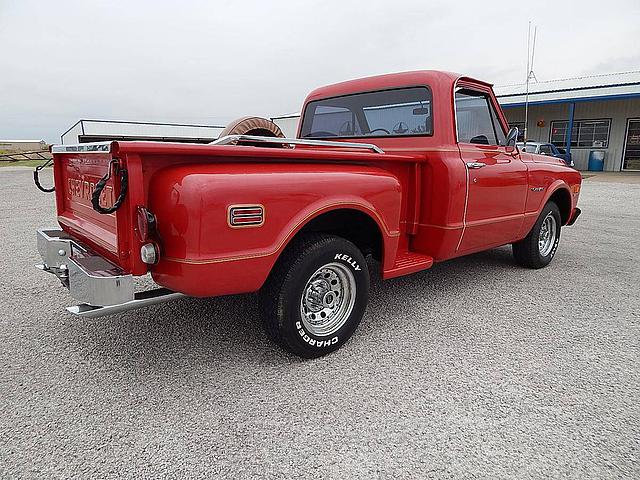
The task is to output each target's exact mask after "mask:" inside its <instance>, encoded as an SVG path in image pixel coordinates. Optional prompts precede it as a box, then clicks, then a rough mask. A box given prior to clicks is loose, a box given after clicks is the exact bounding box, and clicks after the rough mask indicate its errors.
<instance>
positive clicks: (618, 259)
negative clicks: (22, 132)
mask: <svg viewBox="0 0 640 480" xmlns="http://www.w3.org/2000/svg"><path fill="white" fill-rule="evenodd" d="M580 206H581V207H582V209H583V216H582V217H581V218H580V220H579V221H578V223H577V224H576V225H575V226H574V227H572V228H566V229H564V230H563V237H562V240H561V243H560V248H559V250H558V253H557V256H556V258H555V260H554V262H553V263H552V265H551V266H549V267H548V268H546V269H543V270H538V271H531V270H525V269H522V268H519V267H517V266H515V265H514V263H513V261H512V258H511V253H510V249H509V248H499V249H495V250H492V251H489V252H486V253H482V254H478V255H473V256H470V257H467V258H462V259H458V260H455V261H451V262H448V263H445V264H440V265H437V266H435V267H434V268H433V269H432V270H429V271H426V272H422V273H418V274H415V275H412V276H409V277H405V278H400V279H396V280H391V281H388V282H374V284H373V287H372V293H371V303H370V306H369V309H368V311H367V314H366V316H365V318H364V320H363V323H362V325H361V327H360V329H359V330H358V332H356V335H355V336H354V338H353V339H352V340H351V341H350V342H349V343H348V344H347V345H346V346H345V347H344V348H343V349H342V350H340V351H338V352H336V353H335V354H332V355H330V356H328V357H325V358H322V359H318V360H312V361H303V360H300V359H298V358H295V357H292V356H290V355H288V354H285V353H283V352H281V351H280V350H279V349H278V348H276V347H274V346H273V345H272V344H271V343H269V342H268V341H267V340H266V339H265V337H264V336H263V334H262V332H261V330H260V326H259V323H258V319H257V310H256V302H255V300H256V299H255V296H253V295H243V296H234V297H223V298H214V299H189V298H188V299H183V300H180V301H176V302H174V303H169V304H164V305H158V306H155V307H150V308H147V309H143V310H138V311H132V312H128V313H124V314H120V315H116V316H113V317H108V318H103V319H78V318H74V317H72V316H70V315H67V314H66V313H65V311H64V307H65V306H68V305H71V304H72V302H73V300H72V299H71V298H70V297H69V296H68V295H67V293H66V291H65V290H64V289H63V288H62V287H61V286H60V285H59V284H57V281H56V280H55V278H53V277H51V276H48V275H45V274H43V273H41V272H39V271H37V270H36V269H35V268H33V264H34V263H36V262H37V261H38V255H37V252H36V248H35V234H34V231H35V229H36V228H38V227H43V226H50V225H54V224H55V220H54V207H53V196H52V195H46V194H43V193H40V192H38V191H37V190H36V189H35V188H34V187H33V185H32V181H31V171H30V170H26V169H10V168H4V169H0V222H1V225H2V228H1V230H0V235H1V236H0V239H1V242H0V245H1V251H2V253H1V254H0V259H1V265H2V274H1V275H0V291H1V292H2V293H1V295H2V297H1V299H2V307H3V311H4V313H3V314H2V315H1V318H0V477H3V478H36V477H38V478H64V477H75V478H122V477H124V478H133V477H136V478H163V477H164V478H176V477H188V478H196V477H201V478H205V477H206V478H214V477H219V478H333V479H348V478H363V479H371V478H388V479H396V478H412V479H413V478H547V477H559V478H580V479H583V478H622V477H625V478H634V477H635V478H639V477H640V464H639V461H640V460H639V457H638V455H639V447H640V406H639V403H640V368H639V365H638V360H639V359H640V348H639V347H640V340H639V339H640V328H639V323H640V313H639V311H640V240H639V239H640V185H622V184H618V183H599V182H597V181H592V180H591V179H588V180H586V182H585V185H584V188H583V193H582V198H581V205H580Z"/></svg>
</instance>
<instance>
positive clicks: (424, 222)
mask: <svg viewBox="0 0 640 480" xmlns="http://www.w3.org/2000/svg"><path fill="white" fill-rule="evenodd" d="M302 111H303V113H302V116H301V121H300V124H299V126H298V134H297V138H295V139H292V138H283V135H282V133H281V131H280V129H279V128H278V127H277V126H276V125H274V124H273V123H271V122H269V121H267V120H264V119H259V118H256V117H249V118H245V119H241V120H240V121H237V122H234V123H232V124H231V125H229V126H228V127H227V129H226V131H225V132H223V135H221V138H219V139H218V140H216V141H214V142H213V143H211V144H206V145H197V144H179V143H161V142H140V141H131V142H129V141H124V142H120V141H117V142H116V141H114V142H102V143H87V144H79V145H58V146H54V147H52V152H53V164H54V182H55V194H56V203H57V214H58V221H59V224H60V228H54V229H43V230H39V231H38V248H39V251H40V253H41V255H42V258H43V264H42V265H39V267H40V268H41V269H43V270H45V271H47V272H50V273H53V274H55V275H56V276H57V277H58V278H59V279H60V280H61V281H62V283H63V284H64V285H65V286H66V287H67V288H69V290H70V293H71V295H72V296H73V297H74V298H76V299H77V300H78V301H79V302H82V303H81V304H80V305H77V306H74V307H70V308H69V311H71V312H72V313H75V314H78V315H83V316H88V317H97V316H101V315H107V314H111V313H115V312H121V311H124V310H129V309H132V308H137V307H141V306H145V305H149V304H153V303H159V302H162V301H166V300H170V299H173V298H176V297H178V296H181V295H183V294H184V295H190V296H197V297H208V296H215V295H227V294H235V293H242V292H259V303H260V309H261V315H262V318H263V322H264V325H265V327H266V332H267V333H268V335H269V336H270V337H271V338H272V339H273V340H275V341H276V342H277V343H278V344H280V345H281V346H282V347H284V348H286V349H287V350H289V351H291V352H293V353H295V354H297V355H300V356H303V357H317V356H320V355H323V354H326V353H328V352H331V351H333V350H335V349H337V348H339V347H340V346H341V345H342V344H344V343H345V342H346V341H347V340H348V339H349V337H350V336H351V335H352V334H353V332H354V330H355V329H356V327H357V326H358V324H359V322H360V319H361V318H362V316H363V314H364V312H365V308H366V305H367V297H368V293H369V292H368V290H369V270H368V264H367V262H366V261H365V257H367V256H368V255H371V256H373V258H375V259H376V260H378V261H379V262H380V271H381V274H382V277H383V278H384V279H389V278H393V277H398V276H400V275H407V274H410V273H413V272H417V271H420V270H424V269H428V268H430V267H431V266H432V265H433V263H434V262H442V261H444V260H448V259H451V258H454V257H459V256H461V255H467V254H470V253H474V252H478V251H481V250H486V249H489V248H493V247H498V246H501V245H506V244H511V245H512V246H513V254H514V257H515V260H516V262H517V263H518V264H520V265H523V266H525V267H529V268H541V267H544V266H546V265H547V264H548V263H549V262H550V261H551V260H552V258H553V256H554V254H555V253H556V248H557V246H558V241H559V239H560V229H561V227H562V226H565V225H571V224H573V223H574V222H575V221H576V218H577V217H578V215H579V214H580V210H579V209H578V208H577V206H576V205H577V202H578V196H579V192H580V184H581V177H580V174H579V173H578V172H576V171H575V170H573V169H571V168H570V167H568V166H566V165H565V163H564V162H563V161H562V160H560V159H556V158H553V157H549V156H542V155H535V154H529V153H526V152H523V151H520V150H518V148H517V146H516V145H515V142H516V139H517V136H518V132H517V129H515V128H512V129H511V130H508V125H507V122H506V120H505V117H504V115H503V113H502V111H501V109H500V106H499V105H498V102H497V101H496V98H495V96H494V94H493V91H492V89H491V85H490V84H488V83H485V82H482V81H479V80H475V79H472V78H468V77H464V76H460V75H456V74H452V73H446V72H438V71H418V72H408V73H399V74H391V75H382V76H376V77H371V78H364V79H360V80H353V81H348V82H343V83H339V84H335V85H330V86H327V87H323V88H319V89H317V90H315V91H313V92H312V93H311V94H310V95H309V96H308V97H307V99H306V101H305V103H304V107H303V110H302ZM34 176H35V180H36V183H37V184H38V182H37V180H38V178H37V172H36V174H35V175H34ZM38 185H39V184H38ZM40 188H41V189H44V187H40ZM149 272H150V273H151V276H152V278H153V280H154V281H155V282H156V283H157V284H158V285H159V286H160V287H161V288H158V289H155V290H151V291H146V292H135V291H134V290H135V289H134V282H133V277H134V276H141V275H146V274H147V273H149Z"/></svg>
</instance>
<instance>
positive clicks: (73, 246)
mask: <svg viewBox="0 0 640 480" xmlns="http://www.w3.org/2000/svg"><path fill="white" fill-rule="evenodd" d="M37 238H38V251H39V252H40V256H41V257H42V261H43V263H42V264H40V265H36V267H38V268H39V269H41V270H43V271H45V272H48V273H52V274H54V275H55V276H56V277H58V278H59V279H60V281H61V282H62V284H63V285H64V286H65V287H67V288H68V289H69V293H70V294H71V296H72V297H73V298H75V299H76V300H78V301H79V302H82V304H81V305H76V306H74V307H69V308H67V310H68V311H69V312H71V313H73V314H75V315H80V316H86V317H99V316H103V315H109V314H112V313H117V312H123V311H126V310H132V309H134V308H139V307H144V306H147V305H152V304H155V303H161V302H166V301H168V300H173V299H175V298H178V297H181V296H182V294H180V293H176V292H172V291H171V290H167V289H165V288H159V289H156V290H151V291H145V292H139V293H136V292H135V287H134V283H133V275H131V274H128V273H126V272H124V271H123V270H122V269H121V268H120V267H118V266H117V265H114V264H113V263H111V262H110V261H108V260H107V259H105V258H104V257H102V256H100V255H98V254H97V253H95V252H93V251H91V250H90V249H88V248H86V247H84V246H83V245H80V244H79V243H78V242H76V241H75V240H74V239H73V238H72V237H71V236H69V235H68V234H67V233H66V232H64V231H62V230H59V229H42V230H38V233H37Z"/></svg>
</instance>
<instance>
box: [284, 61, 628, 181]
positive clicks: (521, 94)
mask: <svg viewBox="0 0 640 480" xmlns="http://www.w3.org/2000/svg"><path fill="white" fill-rule="evenodd" d="M494 90H495V92H496V96H497V97H498V101H499V102H500V105H501V106H502V108H503V109H504V112H505V115H506V116H507V120H508V121H509V123H510V124H511V125H512V126H514V125H515V126H518V127H519V128H520V129H521V130H524V119H525V107H524V103H525V93H526V92H525V90H526V88H525V84H518V85H504V86H496V87H495V88H494ZM299 119H300V114H299V113H293V114H288V115H282V116H279V117H273V118H272V120H273V121H274V122H275V123H276V124H277V125H278V126H279V127H280V128H281V129H282V131H283V132H284V133H285V135H286V136H288V137H289V136H295V135H296V132H297V125H298V121H299ZM527 136H528V140H531V141H539V142H550V143H553V144H554V145H556V146H557V147H559V148H563V149H566V150H567V151H569V152H570V153H571V155H572V158H573V161H574V163H575V166H576V168H577V169H579V170H586V169H587V165H588V159H589V153H590V152H591V151H594V150H598V151H604V155H605V159H604V169H605V170H609V171H621V170H622V171H633V170H640V71H634V72H623V73H611V74H604V75H592V76H586V77H576V78H566V79H561V80H551V81H544V82H531V83H530V84H529V122H528V128H527Z"/></svg>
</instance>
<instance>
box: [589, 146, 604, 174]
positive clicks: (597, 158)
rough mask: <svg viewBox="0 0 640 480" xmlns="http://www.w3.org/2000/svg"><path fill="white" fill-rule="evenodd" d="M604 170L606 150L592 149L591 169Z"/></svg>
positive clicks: (595, 170)
mask: <svg viewBox="0 0 640 480" xmlns="http://www.w3.org/2000/svg"><path fill="white" fill-rule="evenodd" d="M603 170H604V151H603V150H592V151H591V152H589V171H590V172H601V171H603Z"/></svg>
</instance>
